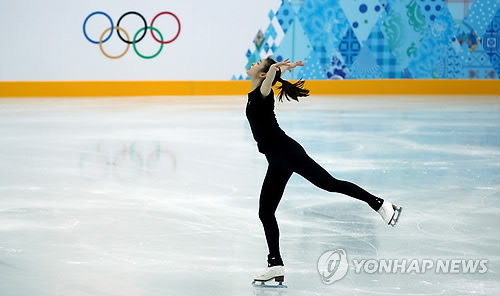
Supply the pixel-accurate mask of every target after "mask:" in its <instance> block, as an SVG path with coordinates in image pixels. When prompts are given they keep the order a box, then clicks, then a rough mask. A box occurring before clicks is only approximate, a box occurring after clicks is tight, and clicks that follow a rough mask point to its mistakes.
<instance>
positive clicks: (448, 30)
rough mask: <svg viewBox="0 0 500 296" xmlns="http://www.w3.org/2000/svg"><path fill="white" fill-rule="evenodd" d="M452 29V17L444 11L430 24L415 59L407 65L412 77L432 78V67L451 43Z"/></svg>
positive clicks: (453, 23)
mask: <svg viewBox="0 0 500 296" xmlns="http://www.w3.org/2000/svg"><path fill="white" fill-rule="evenodd" d="M454 29H455V22H454V20H453V17H452V16H451V14H450V13H449V12H448V10H444V11H443V13H442V14H441V15H440V16H439V17H438V18H437V19H435V20H434V22H433V23H432V24H431V26H430V28H429V30H428V31H427V34H426V35H425V37H424V40H423V41H422V43H421V44H420V46H419V47H418V50H417V51H416V54H415V57H414V58H413V59H412V60H411V62H410V64H409V65H408V69H410V71H411V72H412V74H413V77H415V78H429V77H432V75H433V69H434V67H435V66H436V64H437V63H439V61H440V60H441V59H442V58H443V57H444V55H446V52H447V49H448V46H449V44H450V43H451V42H452V38H453V36H454V34H453V31H454Z"/></svg>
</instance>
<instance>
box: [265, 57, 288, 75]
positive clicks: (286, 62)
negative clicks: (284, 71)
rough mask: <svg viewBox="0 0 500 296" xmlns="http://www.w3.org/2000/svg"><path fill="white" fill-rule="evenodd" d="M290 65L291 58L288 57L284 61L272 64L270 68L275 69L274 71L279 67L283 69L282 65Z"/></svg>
mask: <svg viewBox="0 0 500 296" xmlns="http://www.w3.org/2000/svg"><path fill="white" fill-rule="evenodd" d="M289 65H290V59H286V60H284V61H283V62H278V63H275V64H272V65H271V67H269V70H271V69H273V70H274V71H277V70H278V69H280V70H281V67H284V68H285V67H288V66H289ZM268 73H269V72H268Z"/></svg>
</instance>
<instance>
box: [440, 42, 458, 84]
mask: <svg viewBox="0 0 500 296" xmlns="http://www.w3.org/2000/svg"><path fill="white" fill-rule="evenodd" d="M439 66H440V67H441V69H439V72H440V74H441V75H440V77H442V78H448V79H453V78H455V79H456V78H462V73H463V68H462V59H461V58H460V55H459V54H457V52H456V50H455V48H454V47H453V46H452V45H450V46H449V47H448V49H447V50H446V55H445V56H444V57H443V59H442V61H441V63H440V65H439Z"/></svg>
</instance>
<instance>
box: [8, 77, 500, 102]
mask: <svg viewBox="0 0 500 296" xmlns="http://www.w3.org/2000/svg"><path fill="white" fill-rule="evenodd" d="M305 85H306V87H307V88H309V89H310V91H311V95H384V94H385V95H454V94H457V95H459V94H460V95H498V96H500V80H457V79H456V80H444V79H428V80H425V79H422V80H420V79H379V80H307V81H306V84H305ZM249 91H250V81H3V82H0V97H4V98H15V97H115V96H118V97H120V96H126V97H130V96H222V95H245V94H246V93H248V92H249Z"/></svg>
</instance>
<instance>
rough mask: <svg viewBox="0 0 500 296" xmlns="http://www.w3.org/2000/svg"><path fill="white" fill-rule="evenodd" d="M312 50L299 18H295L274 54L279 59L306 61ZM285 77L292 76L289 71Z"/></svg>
mask: <svg viewBox="0 0 500 296" xmlns="http://www.w3.org/2000/svg"><path fill="white" fill-rule="evenodd" d="M311 50H312V46H311V43H309V40H308V39H307V36H306V34H305V32H304V30H303V29H302V26H301V24H300V22H299V21H298V19H295V23H294V24H293V25H292V26H291V27H290V29H289V30H288V32H287V33H286V35H285V37H284V38H283V40H282V41H281V43H280V46H279V48H278V49H277V50H276V52H275V53H274V55H275V57H276V60H277V61H282V60H284V59H286V58H290V59H291V60H292V61H299V60H302V61H304V60H305V59H306V58H307V57H308V56H309V54H310V52H311ZM294 71H295V70H294ZM283 77H284V78H285V79H290V78H292V77H291V75H290V73H288V72H287V74H285V75H284V76H283ZM293 78H295V77H293Z"/></svg>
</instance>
